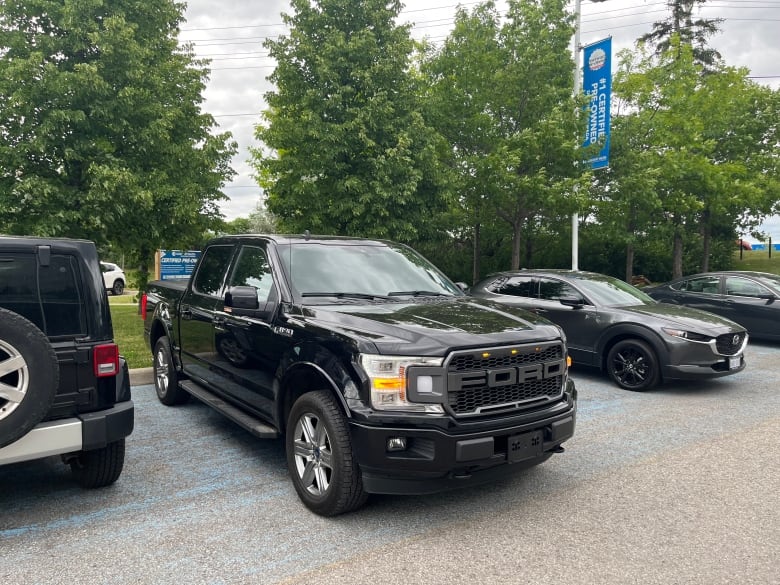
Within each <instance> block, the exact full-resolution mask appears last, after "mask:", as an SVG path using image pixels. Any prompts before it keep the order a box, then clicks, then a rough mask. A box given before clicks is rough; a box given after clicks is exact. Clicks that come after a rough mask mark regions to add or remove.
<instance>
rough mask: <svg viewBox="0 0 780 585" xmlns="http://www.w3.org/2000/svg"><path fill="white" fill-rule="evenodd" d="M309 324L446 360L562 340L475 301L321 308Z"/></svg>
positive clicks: (553, 329)
mask: <svg viewBox="0 0 780 585" xmlns="http://www.w3.org/2000/svg"><path fill="white" fill-rule="evenodd" d="M304 315H305V316H306V321H307V322H308V323H310V324H311V325H317V324H319V325H320V326H322V327H325V328H327V329H328V330H330V331H334V330H335V331H339V332H341V333H342V334H345V335H348V336H350V337H357V338H359V339H361V340H362V341H364V342H370V343H372V344H373V345H374V346H376V349H377V351H378V352H379V353H383V354H388V355H423V356H443V355H445V354H446V353H447V351H449V350H451V349H455V348H467V347H476V346H484V345H512V344H521V343H532V342H542V341H551V340H557V339H560V338H561V337H562V333H561V330H560V329H559V328H558V327H557V326H556V325H554V324H552V323H550V322H549V321H548V320H547V319H544V318H542V317H539V316H537V315H535V314H533V313H530V312H527V311H524V310H522V309H516V308H510V307H506V306H504V305H499V304H497V303H493V302H491V301H486V300H483V299H475V298H471V297H455V298H444V299H442V298H426V299H417V300H414V301H409V302H402V303H371V304H359V305H355V304H343V305H342V304H338V305H317V306H312V305H309V306H306V307H305V308H304Z"/></svg>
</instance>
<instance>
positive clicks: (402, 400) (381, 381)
mask: <svg viewBox="0 0 780 585" xmlns="http://www.w3.org/2000/svg"><path fill="white" fill-rule="evenodd" d="M442 363H443V359H442V358H430V357H411V356H386V355H373V354H361V355H360V365H361V366H363V369H364V370H365V371H366V374H368V378H369V380H370V381H371V406H372V407H373V408H374V409H376V410H395V411H405V412H425V413H430V414H444V408H443V407H442V406H441V405H440V404H419V403H414V402H409V400H408V383H409V382H408V376H407V368H409V366H441V365H442ZM425 383H426V380H425V376H422V377H418V378H417V384H418V385H421V384H422V385H424V384H425Z"/></svg>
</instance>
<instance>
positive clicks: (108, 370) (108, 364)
mask: <svg viewBox="0 0 780 585" xmlns="http://www.w3.org/2000/svg"><path fill="white" fill-rule="evenodd" d="M92 363H93V364H94V366H95V376H97V377H98V378H106V377H108V376H116V375H117V374H118V373H119V346H118V345H117V344H116V343H106V344H104V345H96V346H95V349H94V351H93V353H92Z"/></svg>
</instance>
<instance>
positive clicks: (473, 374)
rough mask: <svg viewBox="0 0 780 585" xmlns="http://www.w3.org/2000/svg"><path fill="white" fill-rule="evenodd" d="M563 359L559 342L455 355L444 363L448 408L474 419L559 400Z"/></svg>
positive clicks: (457, 413)
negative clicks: (472, 416) (476, 416)
mask: <svg viewBox="0 0 780 585" xmlns="http://www.w3.org/2000/svg"><path fill="white" fill-rule="evenodd" d="M483 354H489V355H483ZM563 359H564V355H563V346H562V345H561V344H560V343H549V344H541V345H538V344H534V345H521V346H513V347H498V348H490V349H479V350H471V351H461V352H455V353H453V354H452V355H451V356H450V358H449V359H448V360H447V362H446V368H447V374H448V377H449V383H448V388H447V396H448V406H449V409H450V410H451V411H452V413H453V414H455V415H456V416H465V415H478V414H487V413H488V412H501V411H509V410H515V409H518V408H523V407H524V406H533V405H536V404H537V403H538V402H539V401H540V400H542V401H545V402H547V401H549V400H554V399H556V398H559V397H560V396H561V395H562V394H563V376H564V373H565V371H566V369H565V366H564V365H563V364H564V362H563Z"/></svg>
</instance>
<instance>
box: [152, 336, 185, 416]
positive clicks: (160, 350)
mask: <svg viewBox="0 0 780 585" xmlns="http://www.w3.org/2000/svg"><path fill="white" fill-rule="evenodd" d="M154 389H155V391H156V392H157V398H158V399H159V400H160V402H162V403H163V404H165V405H166V406H174V405H176V404H182V403H184V402H186V401H187V397H188V396H189V394H187V393H186V392H185V391H184V390H182V389H181V388H180V387H179V373H178V372H177V371H176V365H175V364H174V363H173V355H172V354H171V344H170V342H169V341H168V338H167V337H161V338H160V339H158V340H157V343H155V344H154Z"/></svg>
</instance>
